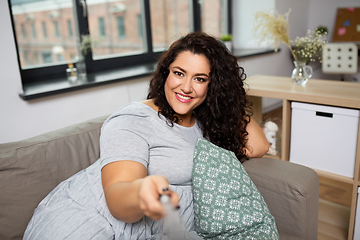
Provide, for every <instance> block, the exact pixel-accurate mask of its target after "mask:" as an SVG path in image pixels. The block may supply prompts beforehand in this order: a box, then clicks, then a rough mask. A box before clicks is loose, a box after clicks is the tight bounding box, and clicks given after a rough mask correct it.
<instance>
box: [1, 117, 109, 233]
mask: <svg viewBox="0 0 360 240" xmlns="http://www.w3.org/2000/svg"><path fill="white" fill-rule="evenodd" d="M105 119H106V117H100V118H97V119H93V120H89V121H87V122H84V123H82V124H77V125H73V126H70V127H67V128H64V129H61V130H57V131H54V132H50V133H46V134H43V135H40V136H37V137H34V138H30V139H27V140H24V141H19V142H14V143H7V144H2V145H0V191H1V193H0V206H1V207H0V239H22V235H23V232H24V231H25V228H26V226H27V223H28V222H29V221H30V218H31V216H32V214H33V210H34V209H35V208H36V206H37V205H38V204H39V202H40V201H41V200H42V199H43V198H44V197H45V196H46V195H47V194H48V193H49V192H50V191H51V190H52V189H53V188H54V187H56V186H57V184H59V183H60V182H61V181H63V180H65V179H67V178H68V177H70V176H71V175H73V174H74V173H76V172H78V171H80V170H81V169H84V168H86V167H87V166H89V165H91V164H92V163H93V162H95V161H96V160H97V159H98V158H99V136H100V128H101V126H102V124H103V122H104V121H105Z"/></svg>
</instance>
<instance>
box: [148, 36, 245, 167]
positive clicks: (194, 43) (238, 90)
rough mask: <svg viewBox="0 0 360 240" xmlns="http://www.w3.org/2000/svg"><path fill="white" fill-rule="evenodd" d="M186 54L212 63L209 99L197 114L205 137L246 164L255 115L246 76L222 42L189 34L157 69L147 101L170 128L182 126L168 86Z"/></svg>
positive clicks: (171, 50) (182, 38) (196, 116)
mask: <svg viewBox="0 0 360 240" xmlns="http://www.w3.org/2000/svg"><path fill="white" fill-rule="evenodd" d="M184 51H189V52H191V53H193V54H199V55H203V56H205V57H206V58H207V59H208V60H209V63H210V82H209V85H208V91H207V97H206V99H205V101H204V102H203V103H202V104H201V105H200V106H198V107H197V108H196V109H195V110H194V116H195V118H196V119H197V121H198V122H199V123H200V127H201V130H202V132H203V136H204V137H205V138H206V139H208V140H210V141H211V142H212V143H214V144H215V145H217V146H220V147H223V148H225V149H228V150H230V151H232V152H234V153H235V154H236V156H237V158H238V159H239V160H240V161H241V162H243V161H244V160H245V159H247V158H246V156H245V150H244V147H245V144H246V136H247V135H248V133H247V131H246V126H247V124H248V123H249V121H250V114H251V108H250V105H251V104H250V102H249V101H248V100H247V99H246V92H245V89H244V80H245V79H246V74H245V73H244V69H243V68H242V67H240V66H239V65H238V63H237V58H236V57H234V56H233V55H231V53H230V52H229V51H228V50H227V48H226V47H225V45H224V44H223V43H222V42H220V41H218V40H216V39H215V38H214V37H212V36H209V35H208V34H206V33H201V32H193V33H189V34H188V35H186V36H184V37H181V38H180V39H179V40H177V41H175V42H174V43H173V44H172V45H171V46H170V48H169V50H168V51H166V52H165V54H164V55H163V56H162V57H161V59H160V61H159V63H158V65H157V68H156V70H155V73H154V75H153V77H152V79H151V81H150V86H149V94H148V96H147V98H148V99H154V103H155V104H156V105H157V106H158V107H159V109H160V110H159V114H160V113H161V114H162V115H163V116H165V117H166V119H167V120H168V123H169V124H170V125H173V123H174V122H175V123H178V122H179V119H178V117H176V116H175V115H174V113H175V112H174V110H173V109H172V108H171V107H170V105H169V104H168V102H167V100H166V97H165V91H164V85H165V81H166V79H167V77H168V75H169V66H170V64H171V63H172V62H174V61H175V59H176V57H177V56H178V55H179V53H181V52H184Z"/></svg>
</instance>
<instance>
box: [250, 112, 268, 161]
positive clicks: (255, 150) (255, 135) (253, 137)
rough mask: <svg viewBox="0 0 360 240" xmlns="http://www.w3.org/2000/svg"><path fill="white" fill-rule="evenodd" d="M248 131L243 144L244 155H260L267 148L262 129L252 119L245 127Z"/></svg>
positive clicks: (254, 156)
mask: <svg viewBox="0 0 360 240" xmlns="http://www.w3.org/2000/svg"><path fill="white" fill-rule="evenodd" d="M246 131H247V132H248V133H249V135H248V136H247V142H246V145H245V155H246V156H247V157H249V158H257V157H262V156H264V154H265V153H266V152H267V151H268V150H269V143H268V141H267V139H266V137H265V134H264V132H263V130H262V129H261V128H260V126H259V125H258V124H257V123H256V122H255V121H254V120H252V119H250V122H249V123H248V125H247V127H246Z"/></svg>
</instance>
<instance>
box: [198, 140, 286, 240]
mask: <svg viewBox="0 0 360 240" xmlns="http://www.w3.org/2000/svg"><path fill="white" fill-rule="evenodd" d="M250 161H251V160H250ZM192 174H193V183H192V184H193V194H194V212H195V231H196V232H197V233H198V235H199V236H200V237H202V238H205V239H237V240H238V239H279V235H278V232H277V228H276V224H275V219H274V217H273V216H272V215H271V213H270V211H269V209H268V207H267V205H266V203H265V201H264V199H263V197H262V196H261V194H260V192H259V191H258V189H257V188H256V186H255V184H254V183H253V182H252V181H251V179H250V177H249V175H248V174H247V172H246V171H245V169H244V167H243V166H242V164H241V163H240V161H239V160H238V159H237V158H236V156H235V154H234V153H233V152H230V151H228V150H225V149H223V148H220V147H218V146H216V145H214V144H212V143H210V142H209V141H206V140H204V139H198V142H197V145H196V148H195V153H194V165H193V171H192Z"/></svg>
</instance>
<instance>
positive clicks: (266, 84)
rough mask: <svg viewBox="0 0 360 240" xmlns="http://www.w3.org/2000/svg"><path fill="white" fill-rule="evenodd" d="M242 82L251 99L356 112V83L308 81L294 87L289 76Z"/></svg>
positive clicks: (359, 92)
mask: <svg viewBox="0 0 360 240" xmlns="http://www.w3.org/2000/svg"><path fill="white" fill-rule="evenodd" d="M245 83H246V84H245V89H247V94H248V95H251V96H259V97H269V98H280V99H287V100H290V101H299V102H308V103H315V104H324V105H332V106H339V107H347V108H357V109H360V83H358V82H344V81H335V80H322V79H312V78H311V79H309V81H308V82H307V84H306V85H305V86H302V85H296V84H294V83H293V81H292V79H291V78H290V77H278V76H265V75H254V76H251V77H249V78H247V79H246V81H245Z"/></svg>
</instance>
